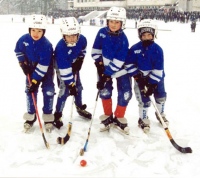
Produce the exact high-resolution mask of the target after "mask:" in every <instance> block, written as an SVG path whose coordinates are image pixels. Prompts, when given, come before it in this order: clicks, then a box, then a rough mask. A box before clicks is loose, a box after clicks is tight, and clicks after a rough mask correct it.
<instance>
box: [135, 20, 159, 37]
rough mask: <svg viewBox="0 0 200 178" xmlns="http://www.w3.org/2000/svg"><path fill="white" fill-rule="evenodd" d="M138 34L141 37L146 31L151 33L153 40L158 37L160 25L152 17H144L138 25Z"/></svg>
mask: <svg viewBox="0 0 200 178" xmlns="http://www.w3.org/2000/svg"><path fill="white" fill-rule="evenodd" d="M137 29H138V36H139V38H140V39H141V37H142V34H143V33H145V32H148V33H151V34H152V36H153V40H154V39H155V38H157V33H158V27H157V25H156V24H155V22H154V21H153V20H152V19H144V20H141V22H140V23H139V24H138V26H137Z"/></svg>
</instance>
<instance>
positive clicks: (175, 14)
mask: <svg viewBox="0 0 200 178" xmlns="http://www.w3.org/2000/svg"><path fill="white" fill-rule="evenodd" d="M91 11H92V10H67V11H66V10H59V9H57V10H54V11H53V12H51V13H49V14H48V15H49V16H52V17H53V18H54V19H56V18H62V17H70V16H74V17H76V18H78V17H79V16H84V15H86V14H88V13H90V12H91ZM127 18H128V19H134V20H137V21H138V20H140V19H144V18H150V19H156V20H163V21H165V22H172V21H177V22H181V23H187V22H188V21H197V20H199V19H200V12H198V11H192V12H183V11H177V10H175V9H165V8H163V9H160V8H146V9H144V8H138V9H127Z"/></svg>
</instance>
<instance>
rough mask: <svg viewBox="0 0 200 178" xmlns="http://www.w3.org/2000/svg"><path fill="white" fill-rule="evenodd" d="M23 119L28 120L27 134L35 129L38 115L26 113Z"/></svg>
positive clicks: (25, 123) (25, 127)
mask: <svg viewBox="0 0 200 178" xmlns="http://www.w3.org/2000/svg"><path fill="white" fill-rule="evenodd" d="M23 118H24V119H25V120H26V121H25V122H24V132H25V133H27V132H29V130H30V129H31V128H32V127H33V124H34V122H35V121H36V115H35V114H29V113H25V114H24V116H23Z"/></svg>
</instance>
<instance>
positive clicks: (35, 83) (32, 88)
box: [28, 79, 40, 93]
mask: <svg viewBox="0 0 200 178" xmlns="http://www.w3.org/2000/svg"><path fill="white" fill-rule="evenodd" d="M39 85H40V83H39V82H38V81H36V80H35V79H32V81H31V85H30V86H28V92H29V93H33V92H35V91H36V90H37V89H38V86H39Z"/></svg>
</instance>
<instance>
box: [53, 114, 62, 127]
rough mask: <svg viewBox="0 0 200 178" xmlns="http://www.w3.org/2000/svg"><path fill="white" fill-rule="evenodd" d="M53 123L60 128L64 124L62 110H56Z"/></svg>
mask: <svg viewBox="0 0 200 178" xmlns="http://www.w3.org/2000/svg"><path fill="white" fill-rule="evenodd" d="M53 125H54V126H55V127H56V128H58V129H60V128H61V127H62V126H63V121H62V112H55V113H54V122H53Z"/></svg>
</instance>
